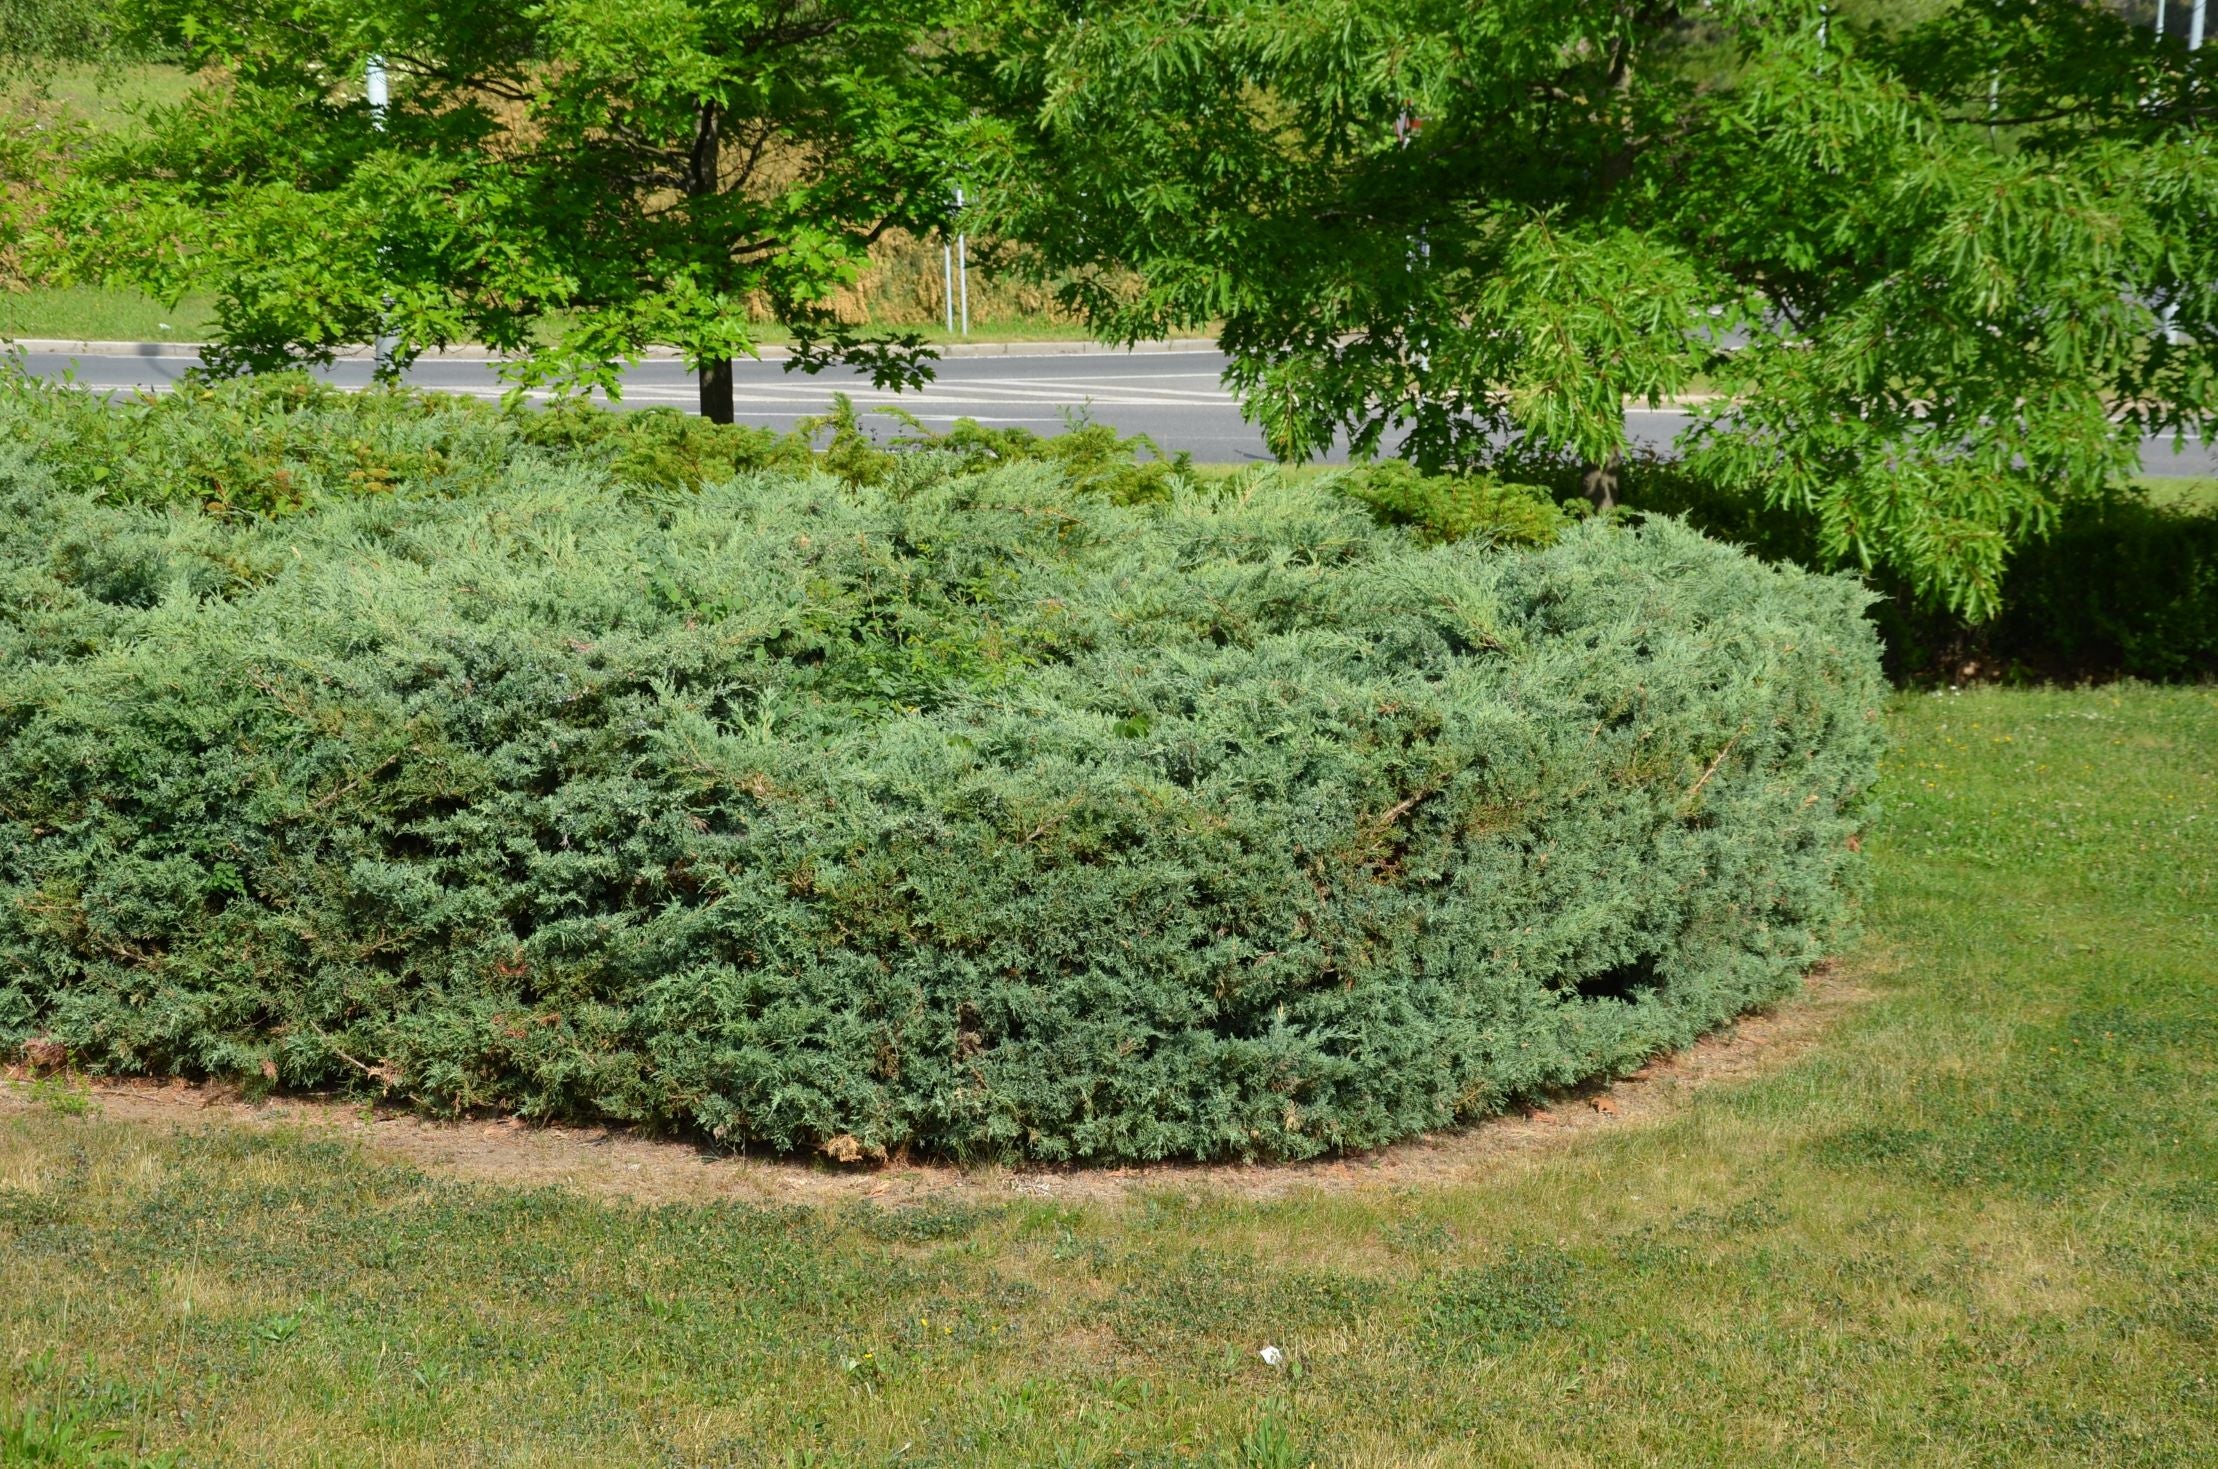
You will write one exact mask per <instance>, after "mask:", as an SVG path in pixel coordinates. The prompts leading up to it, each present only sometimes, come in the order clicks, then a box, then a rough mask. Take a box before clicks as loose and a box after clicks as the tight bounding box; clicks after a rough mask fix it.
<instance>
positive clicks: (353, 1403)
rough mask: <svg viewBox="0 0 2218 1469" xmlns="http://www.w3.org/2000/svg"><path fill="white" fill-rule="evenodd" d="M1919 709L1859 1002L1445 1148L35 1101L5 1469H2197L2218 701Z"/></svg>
mask: <svg viewBox="0 0 2218 1469" xmlns="http://www.w3.org/2000/svg"><path fill="white" fill-rule="evenodd" d="M1893 724H1894V729H1895V731H1896V735H1897V738H1898V741H1899V745H1898V748H1897V750H1896V753H1895V755H1894V757H1893V758H1892V760H1891V762H1890V768H1889V775H1888V782H1887V787H1886V791H1887V808H1888V809H1887V811H1886V813H1885V816H1884V819H1883V824H1882V826H1881V827H1880V829H1879V831H1878V833H1877V834H1876V836H1875V838H1874V840H1873V842H1872V844H1871V850H1872V853H1873V857H1874V861H1873V871H1874V885H1873V894H1872V899H1871V904H1870V909H1869V920H1868V933H1867V935H1866V937H1865V939H1864V940H1863V942H1862V943H1861V944H1860V945H1859V946H1858V947H1857V948H1856V950H1855V951H1854V953H1853V954H1852V956H1851V957H1850V958H1849V959H1848V961H1847V963H1846V965H1845V966H1844V967H1845V971H1846V974H1847V977H1848V979H1849V980H1850V981H1851V982H1852V983H1854V984H1855V985H1857V986H1860V987H1861V988H1863V989H1866V990H1868V991H1870V992H1871V998H1870V999H1869V1000H1868V1001H1867V1002H1865V1003H1862V1004H1860V1005H1856V1006H1853V1007H1851V1008H1849V1009H1848V1010H1847V1011H1846V1012H1845V1014H1844V1016H1843V1018H1841V1019H1839V1020H1838V1021H1836V1022H1835V1023H1834V1024H1833V1026H1832V1028H1831V1030H1830V1031H1829V1032H1828V1033H1827V1034H1826V1035H1825V1036H1824V1037H1823V1038H1822V1040H1821V1041H1820V1043H1819V1044H1818V1045H1816V1046H1815V1047H1814V1048H1812V1049H1810V1050H1808V1051H1806V1052H1804V1053H1802V1054H1801V1055H1800V1056H1799V1057H1797V1058H1795V1059H1793V1060H1791V1061H1788V1062H1785V1063H1783V1064H1781V1065H1780V1066H1778V1067H1776V1068H1774V1069H1772V1070H1771V1071H1769V1072H1768V1073H1766V1074H1762V1075H1760V1076H1758V1077H1757V1078H1756V1079H1754V1080H1747V1081H1740V1082H1732V1083H1720V1084H1716V1085H1712V1086H1709V1087H1706V1088H1704V1089H1701V1090H1697V1091H1694V1092H1692V1093H1691V1094H1690V1099H1689V1100H1688V1101H1687V1102H1686V1103H1685V1104H1684V1105H1682V1106H1679V1107H1677V1108H1676V1109H1674V1110H1671V1111H1670V1112H1668V1113H1667V1114H1665V1115H1663V1116H1662V1117H1661V1119H1660V1120H1647V1121H1643V1120H1635V1119H1633V1118H1631V1117H1627V1118H1625V1119H1623V1120H1621V1121H1617V1122H1609V1123H1605V1124H1603V1125H1600V1126H1596V1127H1592V1128H1586V1129H1579V1130H1576V1132H1575V1134H1573V1135H1569V1136H1566V1137H1565V1138H1563V1139H1562V1140H1560V1141H1558V1142H1556V1143H1554V1144H1551V1145H1546V1146H1542V1147H1538V1148H1535V1149H1530V1150H1525V1151H1520V1152H1512V1151H1508V1150H1501V1151H1497V1152H1494V1153H1489V1154H1487V1155H1486V1156H1488V1157H1490V1158H1492V1159H1493V1161H1491V1162H1488V1163H1485V1164H1484V1165H1483V1166H1481V1167H1479V1168H1477V1169H1476V1170H1475V1171H1473V1172H1471V1173H1470V1174H1468V1175H1466V1176H1463V1177H1461V1178H1445V1179H1443V1180H1442V1181H1438V1182H1434V1183H1428V1184H1423V1185H1405V1186H1401V1187H1396V1188H1391V1189H1362V1188H1356V1189H1343V1190H1341V1191H1339V1192H1322V1191H1312V1192H1305V1193H1302V1194H1298V1195H1296V1196H1294V1197H1291V1198H1288V1199H1282V1200H1277V1201H1270V1202H1254V1201H1250V1200H1245V1199H1242V1198H1240V1197H1237V1196H1234V1195H1229V1194H1225V1193H1222V1192H1217V1193H1212V1192H1209V1191H1206V1190H1202V1189H1199V1188H1194V1187H1185V1188H1181V1187H1178V1186H1156V1187H1152V1188H1149V1187H1142V1188H1138V1189H1136V1190H1135V1191H1134V1192H1133V1193H1132V1195H1131V1196H1130V1197H1129V1199H1128V1200H1127V1201H1125V1202H1123V1203H1121V1204H1090V1205H1085V1206H1068V1205H1063V1204H1058V1203H1053V1202H1023V1201H1013V1202H1010V1203H1007V1204H999V1205H995V1206H993V1207H990V1208H977V1207H950V1206H923V1207H919V1206H908V1207H903V1208H900V1209H891V1210H889V1209H885V1208H882V1207H878V1206H871V1205H864V1204H859V1203H857V1204H848V1205H841V1206H837V1207H816V1206H811V1207H792V1208H786V1209H778V1210H767V1209H761V1208H742V1207H737V1206H732V1205H672V1206H664V1207H659V1208H652V1209H650V1208H645V1207H635V1206H628V1205H610V1204H604V1203H595V1202H590V1201H587V1200H586V1199H584V1198H582V1197H580V1196H577V1195H573V1194H565V1193H557V1192H552V1191H540V1192H504V1191H499V1190H496V1189H492V1188H488V1187H483V1186H474V1185H466V1184H461V1183H453V1182H443V1181H435V1180H433V1179H430V1178H427V1177H425V1176H422V1175H420V1174H417V1173H414V1172H411V1171H408V1170H406V1169H403V1168H400V1167H398V1166H395V1165H392V1164H389V1163H383V1162H379V1161H376V1160H374V1159H373V1158H371V1157H369V1156H366V1155H364V1154H362V1153H360V1152H357V1151H353V1150H351V1149H349V1148H347V1147H343V1146H340V1145H336V1144H333V1143H330V1142H322V1141H315V1140H311V1139H307V1138H303V1137H294V1136H272V1135H268V1134H265V1133H259V1132H254V1133H250V1132H240V1131H223V1130H220V1129H219V1130H215V1131H207V1130H203V1131H198V1132H193V1133H176V1134H172V1133H168V1132H165V1131H158V1130H154V1129H151V1128H148V1127H145V1126H144V1125H138V1124H130V1123H125V1122H122V1121H117V1120H113V1119H105V1118H103V1117H101V1116H100V1115H98V1112H97V1110H93V1111H87V1110H86V1108H85V1105H84V1103H83V1101H82V1100H81V1099H80V1098H77V1097H74V1096H73V1095H72V1094H70V1093H68V1092H66V1091H58V1090H55V1089H54V1088H52V1087H51V1086H50V1085H49V1086H48V1088H47V1091H46V1093H45V1094H44V1095H45V1100H44V1101H42V1102H39V1103H38V1104H36V1105H34V1106H32V1107H31V1108H29V1109H27V1110H25V1109H20V1108H19V1109H18V1110H16V1111H15V1112H14V1114H13V1115H12V1116H7V1117H5V1118H4V1119H0V1403H7V1404H11V1405H12V1406H8V1407H4V1408H0V1462H24V1461H28V1462H49V1461H47V1460H40V1459H36V1458H29V1459H26V1456H27V1455H28V1454H30V1452H31V1451H30V1450H28V1449H25V1448H23V1447H21V1445H22V1444H27V1443H32V1442H35V1441H39V1440H41V1439H51V1438H52V1437H53V1435H54V1432H55V1430H54V1429H53V1427H52V1425H53V1423H55V1422H56V1421H57V1416H56V1415H59V1421H64V1422H71V1421H74V1422H75V1423H77V1424H78V1425H79V1427H78V1429H77V1430H74V1431H76V1432H79V1433H82V1432H83V1431H84V1430H85V1429H88V1428H91V1427H95V1426H103V1425H104V1426H106V1427H109V1428H112V1429H114V1430H116V1431H118V1432H119V1433H120V1435H121V1437H120V1439H119V1440H118V1442H117V1445H116V1446H117V1448H118V1449H124V1450H131V1451H134V1452H137V1453H145V1454H151V1453H154V1452H157V1451H174V1453H175V1454H176V1462H178V1463H180V1464H209V1465H218V1464H220V1465H251V1464H370V1463H376V1464H383V1465H418V1464H421V1465H441V1466H446V1465H454V1464H464V1463H471V1464H474V1463H493V1462H499V1463H503V1464H581V1465H582V1464H619V1463H620V1464H669V1465H679V1464H684V1465H703V1464H734V1465H740V1464H745V1465H754V1464H786V1465H801V1464H815V1465H835V1464H836V1465H846V1464H900V1465H905V1466H906V1465H944V1464H979V1465H987V1464H1179V1463H1199V1464H1224V1465H1301V1464H1309V1463H1318V1464H1369V1465H1430V1464H1439V1465H1447V1464H1518V1465H1524V1464H1535V1465H1565V1466H1568V1465H1587V1464H1646V1463H1653V1464H1670V1465H1679V1464H1707V1463H1716V1464H1733V1465H1747V1464H1785V1463H1805V1464H1828V1465H1835V1464H1870V1465H1906V1464H1916V1465H1921V1466H1922V1465H1957V1464H1994V1465H2028V1464H2056V1465H2065V1464H2070V1465H2084V1464H2149V1465H2180V1464H2188V1463H2211V1462H2214V1458H2218V1451H2214V1449H2213V1442H2214V1441H2213V1437H2212V1432H2213V1430H2212V1424H2213V1423H2214V1422H2218V1121H2214V1117H2218V1114H2214V1111H2213V1108H2212V1107H2211V1103H2210V1098H2211V1095H2212V1086H2213V1084H2214V1082H2218V980H2214V979H2213V975H2214V974H2218V861H2214V860H2213V854H2214V852H2218V690H2213V689H2208V688H2202V689H2167V690H2155V689H2144V688H2130V687H2125V688H2112V689H2103V690H2095V691H2081V692H2034V693H2023V692H2019V693H2005V692H1982V693H1966V694H1963V695H1961V696H1949V697H1934V696H1920V697H1915V698H1910V697H1906V698H1904V699H1902V700H1901V701H1900V702H1899V703H1898V704H1897V705H1896V707H1895V709H1894V713H1893ZM1567 1131H1570V1130H1567ZM1265 1344H1271V1345H1275V1346H1278V1347H1280V1348H1282V1349H1283V1351H1284V1352H1285V1353H1286V1354H1287V1356H1288V1359H1289V1365H1288V1366H1287V1367H1285V1368H1274V1367H1272V1366H1269V1365H1267V1364H1266V1363H1264V1362H1263V1361H1261V1360H1259V1358H1258V1357H1257V1355H1256V1354H1257V1351H1258V1349H1259V1348H1261V1347H1262V1346H1264V1345H1265ZM26 1412H33V1413H36V1414H38V1415H39V1416H38V1418H37V1419H36V1420H35V1422H31V1423H29V1424H28V1425H27V1424H26V1422H25V1420H23V1419H22V1416H21V1415H23V1414H24V1413H26ZM11 1417H12V1418H13V1419H14V1420H15V1432H16V1439H15V1440H14V1441H15V1442H16V1443H17V1444H18V1447H17V1448H15V1449H14V1450H12V1451H11V1450H10V1449H9V1448H8V1447H7V1444H8V1443H9V1442H10V1440H9V1439H8V1437H7V1428H6V1425H7V1424H8V1423H9V1422H10V1420H11ZM11 1452H13V1453H14V1455H15V1458H13V1459H11V1458H10V1453H11ZM73 1455H74V1456H73ZM58 1462H63V1463H90V1462H95V1460H93V1459H91V1458H90V1457H87V1456H86V1455H84V1454H81V1453H77V1452H76V1451H69V1452H68V1453H65V1454H64V1455H63V1456H62V1457H60V1458H59V1459H58ZM116 1462H126V1461H125V1460H122V1459H118V1460H116Z"/></svg>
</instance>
